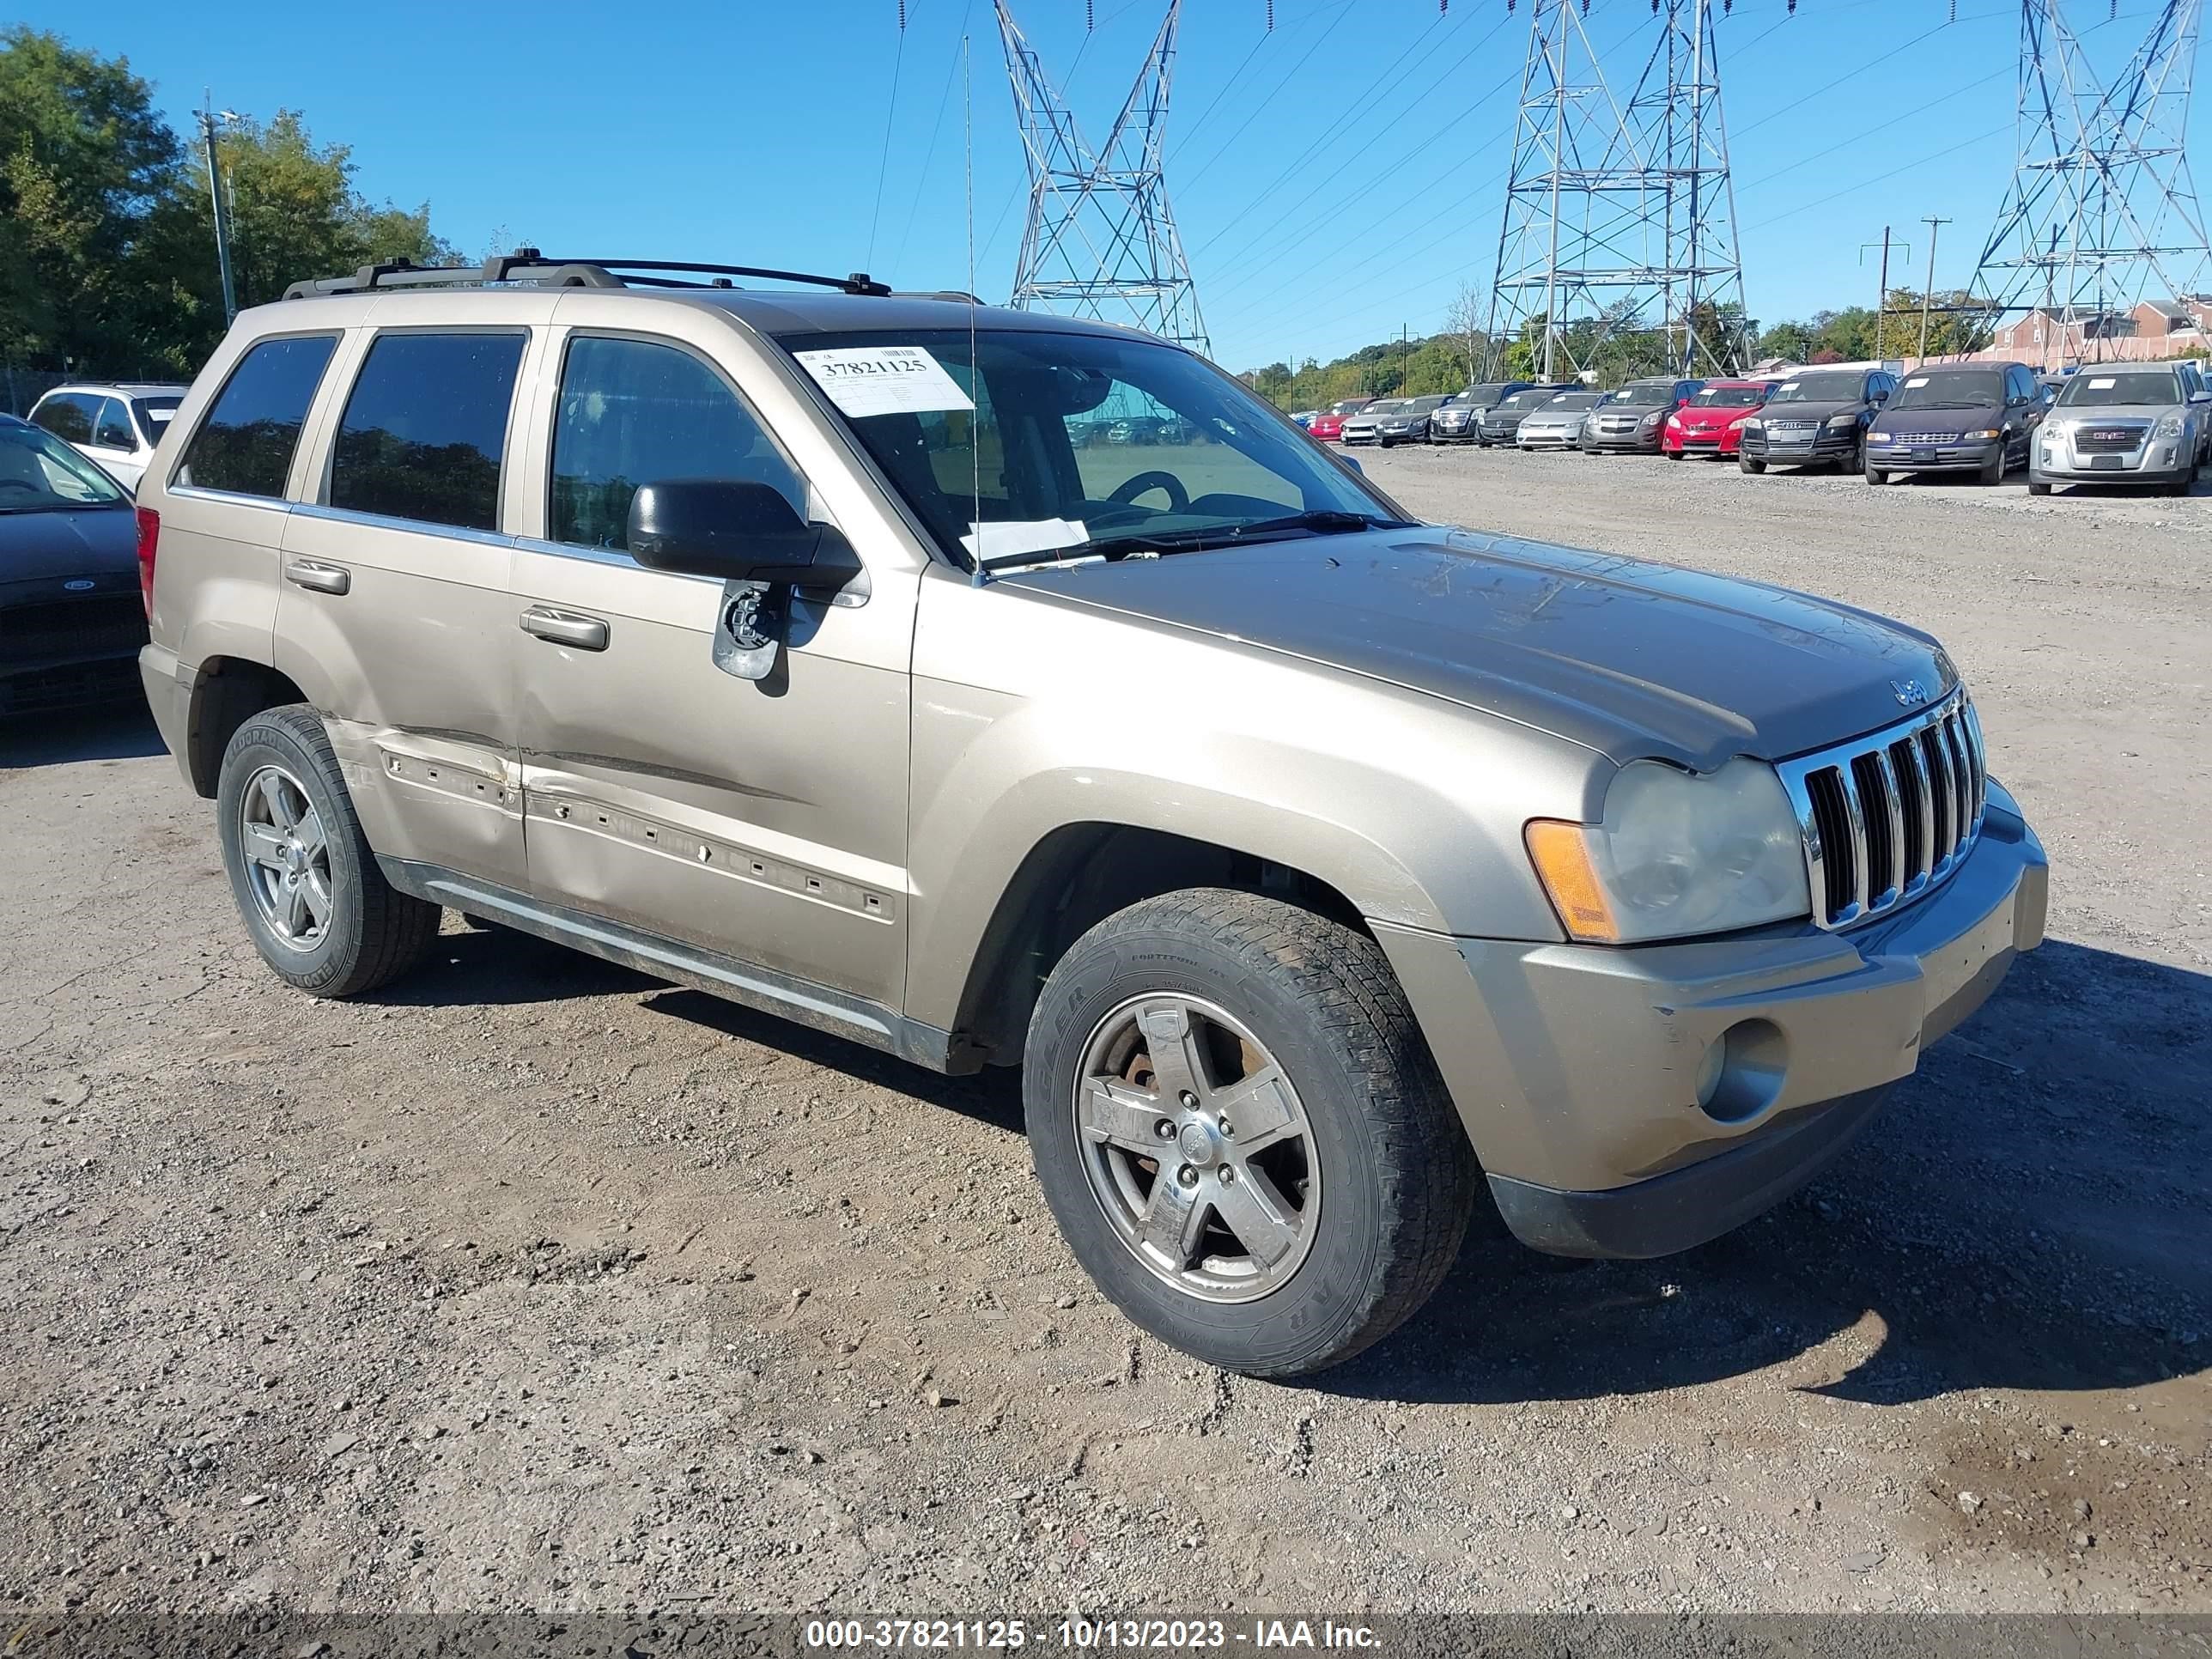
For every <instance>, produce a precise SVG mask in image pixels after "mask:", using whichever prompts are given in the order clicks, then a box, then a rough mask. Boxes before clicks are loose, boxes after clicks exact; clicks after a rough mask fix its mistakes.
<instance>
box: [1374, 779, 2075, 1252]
mask: <svg viewBox="0 0 2212 1659" xmlns="http://www.w3.org/2000/svg"><path fill="white" fill-rule="evenodd" d="M2046 892H2047V879H2046V866H2045V860H2044V855H2043V848H2042V846H2041V844H2040V843H2039V842H2038V841H2037V840H2036V838H2035V835H2034V832H2033V830H2031V829H2029V828H2028V827H2027V823H2025V822H2024V821H2023V820H2022V819H2021V816H2020V811H2019V808H2018V806H2017V805H2015V803H2014V801H2013V799H2012V798H2011V796H2009V795H2008V794H2007V793H2005V792H2004V791H2003V790H2002V788H2001V787H1998V786H1997V785H1996V782H1995V781H1991V783H1990V792H1989V811H1988V814H1987V817H1986V819H1985V821H1984V828H1983V830H1982V834H1981V836H1980V839H1979V840H1978V842H1976V843H1975V846H1974V849H1973V851H1972V853H1971V854H1969V855H1968V857H1967V859H1966V863H1965V864H1964V865H1962V866H1960V869H1959V871H1958V872H1957V873H1956V874H1955V875H1954V876H1953V877H1952V878H1950V879H1949V880H1948V881H1947V882H1946V883H1945V884H1943V886H1942V887H1941V888H1939V889H1938V890H1936V891H1935V892H1933V893H1931V894H1929V896H1927V897H1925V898H1923V899H1922V900H1919V901H1918V902H1915V903H1913V904H1911V905H1910V906H1908V907H1906V908H1905V909H1904V910H1901V911H1899V912H1897V913H1895V914H1894V915H1890V916H1888V917H1886V918H1884V919H1883V920H1882V921H1877V922H1875V923H1873V924H1871V925H1869V926H1868V927H1861V928H1854V929H1852V930H1850V931H1849V932H1846V933H1826V932H1821V931H1818V930H1813V929H1807V930H1805V931H1802V932H1792V933H1779V932H1774V931H1771V930H1768V931H1762V932H1757V933H1747V934H1744V935H1740V936H1738V937H1736V938H1735V939H1715V940H1692V941H1688V942H1685V943H1681V944H1674V945H1641V946H1633V947H1626V948H1613V947H1606V946H1594V945H1530V944H1523V943H1515V942H1508V941H1502V940H1489V939H1449V938H1445V937H1443V936H1442V935H1437V934H1430V933H1419V932H1418V931H1416V930H1413V929H1409V928H1402V927H1391V926H1388V925H1377V926H1376V928H1375V932H1376V938H1377V939H1380V940H1381V942H1382V944H1383V948H1384V950H1385V951H1386V952H1388V953H1389V957H1390V959H1391V963H1392V965H1393V967H1394V968H1395V969H1397V971H1398V975H1399V978H1400V981H1401V984H1402V985H1403V986H1404V987H1405V989H1406V992H1407V996H1408V998H1409V999H1410V1000H1412V1002H1413V1008H1414V1012H1416V1014H1417V1015H1418V1016H1419V1018H1420V1021H1421V1026H1422V1029H1423V1030H1424V1032H1425V1034H1426V1036H1428V1039H1429V1042H1430V1046H1431V1050H1432V1051H1433V1052H1434V1054H1435V1055H1436V1059H1437V1065H1438V1066H1439V1067H1440V1068H1441V1069H1442V1071H1443V1075H1444V1079H1445V1082H1446V1084H1447V1085H1449V1088H1450V1091H1451V1094H1452V1098H1453V1101H1454V1103H1455V1105H1456V1106H1457V1108H1458V1109H1459V1113H1460V1116H1461V1119H1462V1121H1463V1122H1464V1123H1465V1125H1466V1127H1467V1131H1468V1138H1469V1139H1470V1140H1471V1141H1472V1142H1473V1143H1474V1150H1475V1154H1476V1156H1477V1157H1478V1158H1480V1160H1481V1162H1482V1165H1483V1168H1484V1170H1486V1173H1487V1174H1488V1176H1489V1179H1490V1185H1491V1190H1492V1193H1493V1194H1495V1196H1496V1198H1497V1200H1498V1208H1499V1211H1500V1212H1502V1213H1503V1215H1504V1218H1505V1221H1506V1224H1507V1225H1509V1226H1510V1228H1511V1229H1512V1230H1513V1231H1514V1232H1515V1234H1516V1235H1517V1236H1518V1237H1520V1238H1521V1239H1522V1241H1523V1242H1524V1243H1528V1244H1529V1245H1531V1246H1533V1247H1534V1248H1535V1249H1540V1250H1545V1251H1547V1252H1550V1253H1552V1254H1554V1255H1584V1256H1650V1255H1668V1254H1670V1253H1671V1252H1674V1251H1676V1250H1683V1249H1690V1248H1691V1247H1692V1246H1693V1245H1697V1244H1700V1243H1705V1241H1706V1240H1708V1239H1711V1238H1714V1237H1718V1236H1719V1235H1720V1234H1722V1233H1724V1232H1727V1231H1729V1230H1730V1229H1732V1228H1735V1227H1736V1226H1739V1225H1741V1224H1743V1223H1744V1222H1746V1221H1748V1220H1749V1219H1751V1218H1752V1217H1753V1216H1755V1215H1757V1214H1759V1213H1760V1212H1762V1211H1764V1210H1765V1209H1767V1208H1769V1207H1771V1206H1772V1205H1774V1204H1776V1203H1778V1201H1780V1200H1782V1199H1783V1198H1784V1197H1786V1196H1787V1195H1788V1194H1790V1193H1791V1192H1793V1191H1795V1190H1796V1188H1799V1187H1801V1186H1802V1185H1803V1184H1804V1183H1805V1182H1807V1181H1808V1180H1809V1179H1811V1178H1812V1176H1814V1174H1815V1173H1816V1172H1817V1171H1818V1170H1820V1168H1821V1167H1822V1166H1823V1165H1824V1164H1826V1163H1827V1162H1828V1161H1829V1160H1830V1159H1831V1158H1833V1157H1834V1156H1835V1155H1836V1154H1837V1153H1838V1152H1840V1151H1841V1150H1842V1149H1843V1148H1844V1146H1845V1145H1846V1144H1847V1143H1848V1142H1849V1140H1850V1138H1851V1136H1852V1135H1853V1134H1854V1133H1857V1130H1858V1129H1859V1127H1861V1126H1862V1125H1863V1123H1864V1122H1865V1121H1866V1120H1867V1119H1868V1118H1869V1117H1870V1116H1871V1115H1873V1113H1874V1111H1875V1109H1876V1108H1877V1107H1878V1106H1879V1105H1880V1103H1881V1100H1882V1098H1883V1097H1884V1096H1885V1095H1886V1094H1887V1091H1888V1090H1889V1088H1890V1087H1891V1085H1893V1084H1895V1083H1896V1082H1897V1081H1898V1080H1899V1079H1902V1078H1905V1077H1908V1076H1910V1075H1911V1073H1912V1072H1913V1070H1914V1069H1915V1068H1916V1066H1917V1065H1918V1063H1919V1058H1920V1052H1921V1050H1922V1048H1923V1047H1924V1046H1925V1045H1927V1044H1929V1043H1931V1042H1935V1041H1936V1039H1937V1038H1939V1037H1941V1036H1943V1035H1944V1034H1945V1033H1946V1032H1948V1031H1949V1030H1951V1029H1952V1028H1953V1027H1954V1026H1955V1025H1957V1024H1959V1023H1960V1021H1962V1020H1964V1019H1965V1018H1966V1017H1967V1016H1968V1015H1970V1014H1972V1012H1974V1010H1975V1009H1977V1008H1978V1007H1979V1006H1981V1005H1982V1003H1983V1002H1984V1000H1986V999H1987V998H1988V996H1989V994H1990V992H1991V991H1993V990H1994V989H1996V986H1997V984H1998V982H1999V981H2001V980H2002V978H2003V977H2004V975H2005V973H2006V971H2007V970H2008V969H2009V967H2010V966H2011V963H2012V960H2013V958H2014V957H2015V955H2017V954H2018V953H2019V952H2021V951H2030V950H2033V949H2034V948H2035V946H2036V945H2039V944H2040V943H2041V942H2042V939H2043V927H2044V912H2045V900H2046ZM1717 1043H1718V1044H1721V1045H1722V1046H1723V1052H1724V1053H1725V1054H1728V1055H1729V1062H1728V1063H1729V1068H1730V1077H1731V1079H1732V1081H1731V1083H1729V1084H1728V1085H1723V1088H1722V1089H1721V1090H1720V1091H1718V1092H1717V1095H1716V1096H1715V1099H1716V1100H1717V1101H1720V1100H1729V1101H1733V1102H1735V1103H1738V1109H1736V1110H1735V1111H1734V1112H1733V1113H1732V1114H1727V1115H1721V1116H1716V1115H1714V1114H1713V1113H1711V1112H1709V1111H1707V1110H1706V1109H1705V1108H1703V1107H1701V1106H1700V1105H1699V1101H1698V1085H1699V1074H1700V1071H1701V1068H1702V1066H1703V1062H1704V1061H1705V1059H1706V1057H1707V1054H1708V1052H1709V1050H1710V1049H1711V1048H1712V1047H1713V1046H1714V1045H1715V1044H1717ZM1740 1066H1741V1067H1742V1068H1745V1070H1746V1071H1747V1074H1748V1086H1747V1087H1741V1088H1740V1087H1736V1086H1735V1082H1734V1081H1733V1079H1735V1077H1736V1076H1737V1068H1738V1067H1740ZM1746 1102H1748V1103H1750V1105H1749V1109H1744V1108H1743V1105H1742V1103H1746Z"/></svg>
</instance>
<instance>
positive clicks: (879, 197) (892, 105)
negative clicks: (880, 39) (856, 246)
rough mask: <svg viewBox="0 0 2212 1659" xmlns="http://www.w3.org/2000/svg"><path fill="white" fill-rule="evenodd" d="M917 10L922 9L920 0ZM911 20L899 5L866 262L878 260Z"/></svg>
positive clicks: (903, 7) (905, 10)
mask: <svg viewBox="0 0 2212 1659" xmlns="http://www.w3.org/2000/svg"><path fill="white" fill-rule="evenodd" d="M914 9H915V10H916V11H920V10H921V3H920V0H915V8H914ZM908 21H910V19H909V18H908V15H907V9H906V7H905V6H904V5H903V4H902V5H901V6H900V7H899V32H898V50H897V51H896V52H893V53H892V54H891V95H890V102H888V103H887V104H885V105H884V158H883V160H882V161H879V162H878V163H877V164H876V207H875V211H874V212H872V213H871V214H870V215H869V216H868V257H867V259H866V263H867V264H874V263H875V262H876V223H877V221H878V220H879V219H881V218H882V217H883V216H884V174H886V173H889V172H890V169H891V121H892V118H894V117H896V115H897V114H898V88H899V69H900V66H901V65H902V64H904V63H905V62H906V26H907V24H908Z"/></svg>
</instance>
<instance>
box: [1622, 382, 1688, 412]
mask: <svg viewBox="0 0 2212 1659" xmlns="http://www.w3.org/2000/svg"><path fill="white" fill-rule="evenodd" d="M1606 402H1607V403H1609V404H1634V405H1635V406H1636V407H1638V408H1639V409H1641V408H1644V407H1646V406H1648V405H1650V404H1671V403H1673V402H1674V382H1672V381H1671V380H1670V381H1668V382H1667V383H1665V384H1664V385H1661V386H1623V387H1621V388H1620V391H1618V392H1613V394H1612V395H1611V396H1609V397H1607V398H1606Z"/></svg>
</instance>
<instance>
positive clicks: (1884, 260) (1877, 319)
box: [1859, 225, 1912, 362]
mask: <svg viewBox="0 0 2212 1659" xmlns="http://www.w3.org/2000/svg"><path fill="white" fill-rule="evenodd" d="M1874 246H1880V247H1881V293H1880V294H1878V295H1875V302H1874V356H1875V362H1881V325H1882V320H1883V319H1884V318H1885V317H1886V316H1887V314H1888V312H1889V227H1888V226H1887V225H1884V226H1883V227H1882V228H1881V242H1880V244H1878V245H1877V244H1875V243H1873V242H1861V243H1860V244H1859V263H1860V264H1865V263H1866V251H1867V250H1868V249H1869V248H1870V247H1874ZM1897 246H1898V247H1899V249H1900V250H1902V251H1903V252H1905V254H1906V255H1907V256H1908V257H1909V256H1910V255H1911V252H1912V248H1911V245H1910V244H1909V243H1905V242H1899V244H1898V245H1897Z"/></svg>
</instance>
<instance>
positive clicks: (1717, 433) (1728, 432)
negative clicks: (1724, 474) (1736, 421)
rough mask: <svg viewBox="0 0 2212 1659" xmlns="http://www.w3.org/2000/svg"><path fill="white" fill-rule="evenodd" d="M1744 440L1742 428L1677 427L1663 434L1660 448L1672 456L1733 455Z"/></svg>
mask: <svg viewBox="0 0 2212 1659" xmlns="http://www.w3.org/2000/svg"><path fill="white" fill-rule="evenodd" d="M1742 438H1743V428H1741V427H1734V426H1721V427H1692V428H1681V427H1675V428H1670V429H1668V431H1666V432H1665V433H1664V434H1662V436H1661V437H1660V440H1659V447H1660V448H1662V450H1664V451H1666V452H1667V453H1668V454H1670V455H1672V454H1676V453H1680V454H1684V455H1733V454H1735V453H1736V447H1737V446H1738V444H1739V443H1741V441H1742Z"/></svg>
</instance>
